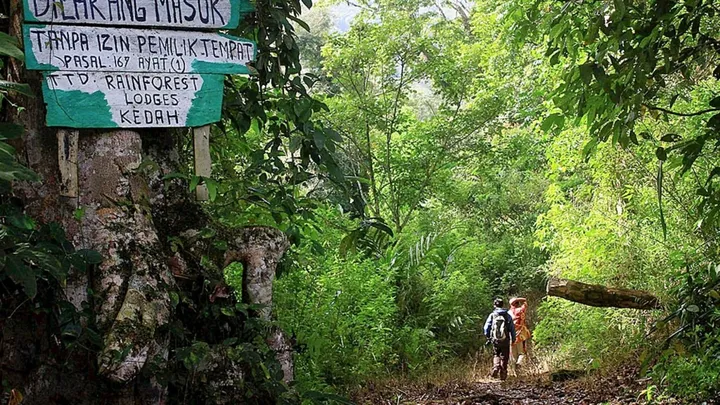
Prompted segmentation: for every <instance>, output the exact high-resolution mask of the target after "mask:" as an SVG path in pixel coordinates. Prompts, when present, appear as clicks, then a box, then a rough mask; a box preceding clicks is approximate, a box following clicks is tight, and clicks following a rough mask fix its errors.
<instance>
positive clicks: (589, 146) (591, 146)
mask: <svg viewBox="0 0 720 405" xmlns="http://www.w3.org/2000/svg"><path fill="white" fill-rule="evenodd" d="M597 144H598V139H597V138H592V139H591V140H590V141H588V143H586V144H585V147H583V152H582V153H583V158H584V159H585V161H586V162H587V161H588V160H589V159H590V156H592V154H593V153H595V150H596V149H597Z"/></svg>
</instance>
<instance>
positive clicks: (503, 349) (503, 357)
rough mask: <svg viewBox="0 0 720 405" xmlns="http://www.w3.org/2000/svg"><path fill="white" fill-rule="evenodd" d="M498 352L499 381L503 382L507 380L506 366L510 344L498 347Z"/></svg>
mask: <svg viewBox="0 0 720 405" xmlns="http://www.w3.org/2000/svg"><path fill="white" fill-rule="evenodd" d="M498 349H499V352H500V379H501V380H503V381H504V380H505V379H506V378H507V366H508V360H509V358H510V343H509V342H508V343H507V344H505V345H501V346H499V347H498Z"/></svg>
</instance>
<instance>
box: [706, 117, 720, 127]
mask: <svg viewBox="0 0 720 405" xmlns="http://www.w3.org/2000/svg"><path fill="white" fill-rule="evenodd" d="M707 126H708V127H710V128H714V129H720V114H715V115H713V116H712V117H710V119H709V120H708V121H707Z"/></svg>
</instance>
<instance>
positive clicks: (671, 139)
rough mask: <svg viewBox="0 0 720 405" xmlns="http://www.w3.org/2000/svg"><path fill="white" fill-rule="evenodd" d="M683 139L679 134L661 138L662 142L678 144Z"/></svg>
mask: <svg viewBox="0 0 720 405" xmlns="http://www.w3.org/2000/svg"><path fill="white" fill-rule="evenodd" d="M681 139H682V136H680V135H678V134H667V135H663V137H662V138H660V140H661V141H662V142H677V141H679V140H681Z"/></svg>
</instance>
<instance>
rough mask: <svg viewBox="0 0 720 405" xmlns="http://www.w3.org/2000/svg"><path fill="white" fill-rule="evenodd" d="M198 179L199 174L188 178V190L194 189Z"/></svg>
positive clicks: (198, 182)
mask: <svg viewBox="0 0 720 405" xmlns="http://www.w3.org/2000/svg"><path fill="white" fill-rule="evenodd" d="M200 179H201V177H200V176H192V178H191V179H190V191H195V189H196V188H197V186H198V184H200Z"/></svg>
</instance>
